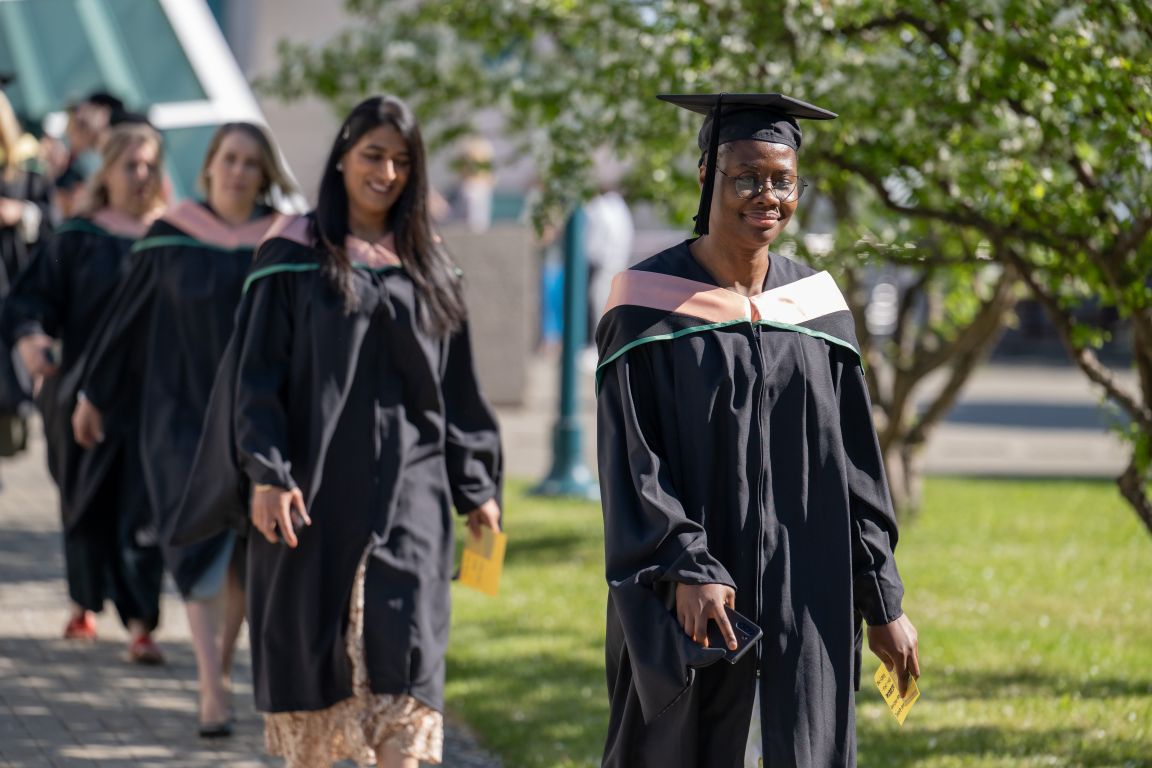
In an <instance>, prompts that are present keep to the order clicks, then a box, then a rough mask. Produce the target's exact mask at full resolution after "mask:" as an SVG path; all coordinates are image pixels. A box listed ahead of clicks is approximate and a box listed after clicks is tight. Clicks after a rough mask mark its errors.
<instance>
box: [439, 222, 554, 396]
mask: <svg viewBox="0 0 1152 768" xmlns="http://www.w3.org/2000/svg"><path fill="white" fill-rule="evenodd" d="M440 233H441V235H442V236H443V237H444V242H445V245H447V247H448V250H449V252H450V253H451V254H452V257H453V258H454V259H455V261H456V263H457V264H458V265H459V266H460V269H462V270H463V271H464V278H465V280H466V283H465V285H466V292H467V299H468V314H469V318H470V324H471V331H472V347H473V351H474V354H475V358H476V369H477V375H478V376H479V378H480V385H481V387H482V388H483V390H484V394H485V395H487V397H488V399H489V400H490V401H491V402H492V404H493V405H505V406H507V405H522V404H523V403H524V398H525V394H526V387H527V377H528V363H529V359H530V357H531V355H532V354H533V349H534V347H535V345H536V327H537V324H538V322H539V320H538V317H539V312H538V309H537V307H538V306H539V290H538V287H537V286H538V285H539V279H538V266H537V260H536V255H535V250H534V248H533V244H532V231H531V230H530V229H529V228H528V227H522V226H515V225H498V226H496V227H493V228H492V229H490V230H488V231H487V232H479V233H477V232H470V231H468V230H467V229H464V228H461V227H446V228H444V229H441V230H440Z"/></svg>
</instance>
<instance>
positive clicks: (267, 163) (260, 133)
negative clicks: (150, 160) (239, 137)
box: [196, 122, 296, 206]
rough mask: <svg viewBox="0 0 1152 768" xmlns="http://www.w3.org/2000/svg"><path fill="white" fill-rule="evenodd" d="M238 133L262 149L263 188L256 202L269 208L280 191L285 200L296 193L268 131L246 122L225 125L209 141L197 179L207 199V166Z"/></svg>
mask: <svg viewBox="0 0 1152 768" xmlns="http://www.w3.org/2000/svg"><path fill="white" fill-rule="evenodd" d="M237 132H239V133H242V134H244V135H245V136H247V137H248V138H250V139H252V141H254V142H256V146H257V147H259V148H260V170H261V172H263V174H264V183H263V184H262V185H261V186H260V191H259V193H258V195H257V197H256V202H257V203H263V204H264V205H269V206H270V205H272V204H273V202H274V200H273V192H274V191H276V192H279V193H280V195H282V196H284V197H287V196H289V195H292V194H293V193H295V192H296V185H295V184H293V183H292V181H291V179H290V178H289V177H288V171H286V170H285V169H284V165H283V164H282V163H281V162H280V154H279V153H278V152H277V151H276V146H275V144H274V143H273V141H272V137H271V136H270V135H269V134H268V131H266V130H265V129H264V128H261V127H260V126H259V125H256V124H255V123H243V122H236V123H224V124H223V125H221V126H220V127H219V128H217V129H216V133H214V134H212V140H211V141H209V142H208V151H206V152H205V153H204V162H203V164H202V165H201V166H200V174H199V175H198V176H197V177H196V187H197V188H198V189H199V190H200V192H201V193H203V194H204V195H205V196H207V194H208V189H209V187H208V166H209V165H211V164H212V160H213V159H215V157H216V153H217V152H219V151H220V145H221V144H223V143H224V139H225V138H227V137H228V134H230V133H237ZM209 202H211V201H209Z"/></svg>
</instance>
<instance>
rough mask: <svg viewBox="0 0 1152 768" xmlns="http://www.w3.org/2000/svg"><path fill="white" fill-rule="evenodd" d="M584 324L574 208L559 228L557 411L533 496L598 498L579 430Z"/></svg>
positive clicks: (583, 267)
mask: <svg viewBox="0 0 1152 768" xmlns="http://www.w3.org/2000/svg"><path fill="white" fill-rule="evenodd" d="M587 322H588V267H587V262H586V260H585V258H584V209H583V208H580V207H577V208H576V209H575V210H574V211H572V215H571V216H570V217H569V218H568V225H567V227H566V228H565V230H564V335H563V345H562V348H561V353H560V412H559V414H558V415H557V418H556V426H555V427H554V428H553V432H552V469H551V470H550V471H549V472H548V476H547V477H545V478H544V480H542V481H541V482H540V484H539V485H538V486H536V487H535V488H534V489H533V490H532V492H533V493H534V494H536V495H539V496H579V497H582V498H587V499H599V498H600V486H599V484H597V482H596V480H595V479H594V478H593V477H592V472H591V471H589V469H588V467H587V465H585V463H584V452H583V450H582V444H583V439H582V437H583V435H582V432H581V429H580V368H579V364H578V363H579V357H580V353H581V351H582V350H583V349H584V344H585V340H586V339H587V332H586V329H585V326H586V325H587Z"/></svg>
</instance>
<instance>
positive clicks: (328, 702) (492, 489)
mask: <svg viewBox="0 0 1152 768" xmlns="http://www.w3.org/2000/svg"><path fill="white" fill-rule="evenodd" d="M307 225H308V219H306V218H300V219H296V220H295V221H294V222H292V223H290V224H288V225H287V226H286V232H285V233H284V234H283V235H279V236H272V237H271V238H270V239H269V240H267V241H266V242H265V243H264V245H262V246H261V247H260V249H259V250H258V252H257V259H256V263H255V264H254V265H253V269H252V272H251V273H250V275H249V277H248V285H247V288H246V292H245V295H244V298H243V300H242V302H241V305H240V309H239V311H238V314H237V322H236V330H235V332H234V334H233V337H232V340H231V342H230V343H229V348H228V350H227V351H226V353H225V356H224V360H223V362H222V364H221V368H220V371H219V373H218V376H217V380H216V384H215V386H214V388H213V394H212V402H211V404H210V406H209V414H208V421H207V423H206V426H205V435H204V438H203V440H202V442H201V445H200V449H199V451H198V453H197V457H196V462H195V464H194V467H193V472H192V476H191V479H190V482H189V486H188V491H187V494H186V496H185V499H184V502H183V503H182V505H181V508H180V510H179V512H178V515H177V517H176V519H175V521H174V523H173V525H172V528H171V531H170V535H171V540H172V542H173V543H187V542H190V541H193V540H195V539H197V538H200V537H203V536H208V535H213V534H214V533H215V532H216V531H218V530H219V529H220V528H221V526H223V525H228V524H232V525H243V523H244V522H245V521H246V519H247V498H248V486H249V484H250V483H268V484H271V485H275V486H279V487H283V488H291V487H299V488H300V490H301V492H302V493H303V496H304V499H305V503H306V505H307V507H308V510H309V514H310V516H311V519H312V525H311V526H310V527H307V528H304V529H303V530H301V531H300V534H299V537H300V538H299V540H300V544H299V546H298V547H297V548H295V549H290V548H288V547H286V546H283V545H279V544H270V543H268V542H267V540H266V539H264V537H263V536H261V535H257V534H253V535H251V536H250V537H249V549H248V622H249V632H250V637H251V646H252V667H253V675H254V678H255V694H256V705H257V707H258V708H259V709H260V710H262V711H265V712H284V711H300V710H317V709H322V708H326V707H329V706H332V705H333V704H335V703H337V702H339V701H341V700H343V699H346V698H348V697H350V696H351V695H352V681H351V668H350V665H349V662H348V658H347V654H346V651H345V638H344V634H345V630H346V627H347V616H348V610H349V598H350V594H351V589H352V583H353V580H354V577H355V572H356V568H357V564H358V562H359V560H360V558H361V556H362V555H363V554H364V553H365V552H366V551H367V552H368V553H369V555H370V556H369V557H368V559H367V564H368V567H367V575H366V588H365V590H366V594H365V627H364V632H365V654H366V662H367V668H368V676H369V682H370V685H371V688H372V690H373V691H374V692H376V693H391V694H398V693H402V694H408V695H411V696H413V697H414V698H416V699H418V700H419V701H422V702H424V703H425V704H427V705H429V706H431V707H434V708H436V709H442V708H443V695H444V694H443V687H444V655H445V650H446V647H447V642H448V627H449V608H450V605H449V582H450V579H451V574H452V570H453V560H454V556H453V547H454V538H453V522H452V515H451V512H450V508H451V506H452V505H455V507H456V509H457V511H459V512H467V511H470V510H472V509H474V508H476V507H477V506H479V505H480V504H482V503H484V502H485V501H487V500H489V499H491V498H493V497H495V496H497V494H498V492H499V482H500V471H501V470H500V465H501V462H500V444H499V435H498V432H497V427H496V423H495V420H494V418H493V416H492V413H491V411H490V409H489V408H488V406H487V405H486V403H485V401H484V399H483V398H482V396H481V395H480V393H479V390H478V387H477V383H476V379H475V375H474V372H473V366H472V360H471V352H470V347H469V341H468V336H467V331H466V330H461V331H460V332H458V333H456V334H454V335H453V336H452V337H451V338H450V339H441V338H436V337H432V336H430V335H428V334H427V333H425V332H423V331H422V330H421V328H420V325H419V323H418V321H417V319H416V318H417V315H418V304H419V301H418V299H417V298H416V293H415V288H414V285H413V283H412V280H411V279H410V278H409V277H408V275H407V273H406V272H405V271H404V270H403V269H402V268H390V269H383V270H370V269H361V268H358V269H356V270H354V276H353V285H354V286H355V290H356V292H357V296H358V298H359V306H358V307H357V308H356V309H355V310H353V311H352V312H351V313H349V312H346V311H345V308H344V299H343V297H342V296H341V295H340V294H339V293H338V292H337V291H336V290H335V289H334V287H333V286H332V284H331V281H330V279H329V278H328V277H327V276H326V275H325V274H324V273H323V272H322V271H321V269H320V267H321V263H322V259H323V258H324V257H323V255H322V253H321V252H320V251H318V250H316V249H315V248H313V247H311V245H310V244H309V243H311V238H310V235H309V232H308V229H307Z"/></svg>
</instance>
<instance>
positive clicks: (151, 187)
mask: <svg viewBox="0 0 1152 768" xmlns="http://www.w3.org/2000/svg"><path fill="white" fill-rule="evenodd" d="M101 173H103V174H104V182H105V185H106V187H107V190H108V206H109V207H110V208H113V209H115V210H117V211H120V212H121V213H126V214H128V215H129V216H132V217H139V216H143V215H144V214H145V213H147V212H148V211H150V210H151V209H152V208H153V206H154V205H155V204H156V200H157V196H158V195H159V191H160V148H159V147H158V146H157V145H156V143H155V142H152V141H137V142H134V143H132V144H131V145H129V146H128V148H127V149H125V150H124V151H123V152H121V153H120V155H119V156H118V157H116V158H115V160H113V161H112V163H111V165H109V166H108V167H107V168H105V169H103V170H102V171H101Z"/></svg>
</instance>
